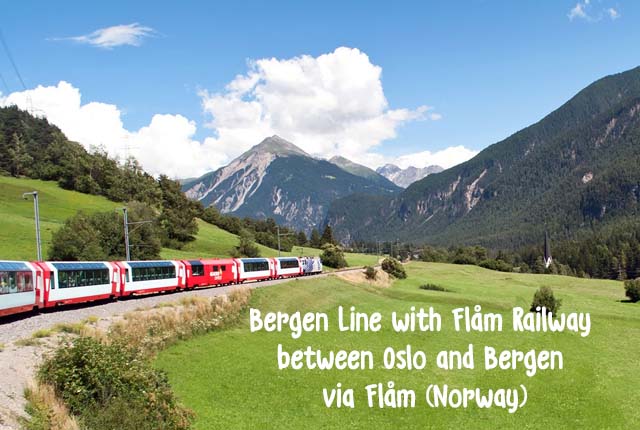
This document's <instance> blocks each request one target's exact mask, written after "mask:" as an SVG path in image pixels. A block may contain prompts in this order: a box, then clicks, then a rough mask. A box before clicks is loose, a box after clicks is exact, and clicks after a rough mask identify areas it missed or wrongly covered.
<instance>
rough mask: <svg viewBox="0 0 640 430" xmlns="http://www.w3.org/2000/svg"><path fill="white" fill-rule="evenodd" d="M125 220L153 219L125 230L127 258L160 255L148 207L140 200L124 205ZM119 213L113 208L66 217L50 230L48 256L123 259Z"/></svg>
mask: <svg viewBox="0 0 640 430" xmlns="http://www.w3.org/2000/svg"><path fill="white" fill-rule="evenodd" d="M128 209H129V221H130V222H136V221H154V222H151V223H148V224H146V223H145V224H138V225H136V227H135V228H131V229H130V230H129V244H130V249H131V258H132V259H135V260H152V259H157V258H160V251H161V249H162V246H161V243H160V231H159V227H158V225H157V222H155V218H156V215H155V213H154V211H153V209H152V208H150V207H149V206H147V205H144V204H143V203H139V202H131V203H129V205H128ZM125 255H126V253H125V245H124V229H123V215H122V214H121V213H116V212H97V213H94V214H86V213H84V212H78V213H77V214H76V215H74V216H72V217H71V218H68V219H67V220H66V221H65V223H64V225H63V226H62V227H61V228H60V229H59V230H58V231H56V232H55V233H54V234H53V237H52V241H51V248H50V250H49V259H51V260H58V261H60V260H63V261H64V260H66V261H77V260H86V261H92V260H93V261H96V260H97V261H101V260H123V259H124V258H125Z"/></svg>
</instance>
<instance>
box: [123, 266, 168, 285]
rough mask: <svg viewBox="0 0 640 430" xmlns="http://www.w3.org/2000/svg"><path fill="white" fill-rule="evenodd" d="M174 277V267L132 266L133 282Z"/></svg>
mask: <svg viewBox="0 0 640 430" xmlns="http://www.w3.org/2000/svg"><path fill="white" fill-rule="evenodd" d="M175 277H176V268H175V267H173V266H171V267H134V268H133V282H140V281H154V280H158V279H171V278H175Z"/></svg>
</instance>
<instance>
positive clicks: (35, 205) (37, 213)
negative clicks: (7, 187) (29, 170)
mask: <svg viewBox="0 0 640 430" xmlns="http://www.w3.org/2000/svg"><path fill="white" fill-rule="evenodd" d="M27 196H33V210H34V212H35V215H34V216H35V219H36V247H37V248H38V261H42V242H41V241H40V205H39V204H38V192H37V191H32V192H30V193H23V194H22V198H23V199H25V200H28V197H27Z"/></svg>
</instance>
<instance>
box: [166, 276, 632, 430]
mask: <svg viewBox="0 0 640 430" xmlns="http://www.w3.org/2000/svg"><path fill="white" fill-rule="evenodd" d="M408 273H409V278H408V279H407V280H402V281H397V282H396V283H395V284H394V285H393V286H392V287H391V288H387V289H383V288H373V287H367V286H358V285H354V284H350V283H347V282H344V281H341V280H339V279H336V278H321V279H310V280H296V281H292V282H289V283H286V284H281V285H277V286H273V287H269V288H264V289H258V290H256V291H255V293H254V294H255V295H254V297H253V299H252V305H253V306H254V307H257V308H259V309H261V310H262V311H263V312H264V311H278V310H279V311H287V312H294V311H298V310H299V311H319V312H327V313H328V314H329V317H330V331H329V332H328V333H304V334H303V335H302V337H301V338H300V339H298V340H294V339H292V338H291V336H290V334H289V333H288V332H283V333H265V332H259V333H250V332H249V329H248V314H247V316H246V317H245V318H244V323H243V324H242V325H241V326H239V327H236V328H233V329H229V330H226V331H221V332H217V333H211V334H208V335H205V336H202V337H198V338H195V339H193V340H190V341H186V342H183V343H180V344H177V345H175V346H174V347H171V348H169V349H168V350H166V351H164V352H162V353H161V354H160V355H159V356H158V358H157V361H156V364H157V366H158V367H159V368H161V369H164V370H166V371H167V372H168V375H169V379H170V381H171V384H172V386H173V387H174V389H175V391H176V393H177V394H178V396H179V397H180V399H181V400H182V401H183V402H184V403H185V404H186V405H187V406H188V407H190V408H192V409H193V410H194V411H195V413H196V414H197V420H196V423H195V428H197V429H210V428H278V429H280V428H363V429H364V428H416V429H417V428H580V429H581V428H593V429H605V428H632V427H633V426H634V425H635V424H637V423H638V422H640V408H638V402H637V395H638V387H640V372H639V371H640V364H639V361H638V357H640V343H638V342H637V341H636V339H637V338H638V336H639V335H640V306H639V305H636V304H630V303H624V302H621V300H622V299H624V290H623V288H622V284H621V283H619V282H614V281H601V280H583V279H576V278H569V277H560V276H551V275H525V274H512V273H501V272H493V271H489V270H485V269H482V268H478V267H474V266H455V265H446V264H435V263H434V264H429V263H412V264H411V265H409V266H408ZM426 282H432V283H436V284H439V285H441V286H443V287H445V288H447V289H448V290H450V292H437V291H424V290H421V289H419V288H418V287H419V285H421V284H423V283H426ZM542 285H548V286H551V287H552V288H553V289H554V291H555V292H556V296H557V297H559V298H561V299H562V300H563V307H562V311H563V312H573V311H579V312H590V313H591V319H592V327H591V334H590V335H589V336H588V337H586V338H582V337H580V336H579V335H578V334H574V333H526V334H522V333H514V332H512V331H511V308H512V307H514V306H522V307H525V308H527V309H528V307H529V305H530V303H531V298H532V296H533V293H534V291H535V290H536V289H537V288H538V287H540V286H542ZM475 304H480V305H481V306H482V308H483V311H484V312H497V313H501V314H503V315H504V322H505V327H504V328H505V330H504V331H503V332H501V333H487V332H485V333H465V332H456V331H454V330H453V328H452V317H451V310H452V309H454V308H458V307H461V306H473V305H475ZM339 305H342V306H344V307H349V306H352V305H353V306H356V307H357V309H358V310H359V311H364V312H374V311H379V312H381V313H382V314H383V318H385V319H386V318H389V317H390V313H391V312H392V311H398V312H405V311H408V310H409V308H410V307H411V306H416V307H425V308H427V307H429V306H433V307H434V308H435V310H436V311H438V312H440V313H441V314H442V317H443V327H442V331H441V332H439V333H411V334H397V333H395V332H393V331H392V330H391V329H390V328H389V324H386V325H384V326H383V327H384V328H383V330H382V331H381V332H379V333H360V334H357V333H355V334H354V333H340V332H338V330H337V329H336V324H335V318H336V315H337V307H338V306H339ZM278 343H282V344H283V346H284V348H285V350H288V351H292V350H293V349H298V348H300V349H302V348H306V346H307V345H311V346H312V347H313V348H317V349H321V350H323V351H324V352H327V351H329V350H331V349H334V350H336V349H346V350H351V349H365V350H367V349H368V350H371V351H373V353H374V357H375V358H376V362H375V364H376V368H375V369H373V370H362V371H346V370H345V371H338V370H330V371H318V370H290V369H287V370H278V368H277V361H276V351H277V345H278ZM469 343H473V344H474V345H475V347H476V354H475V356H476V360H477V361H476V368H475V369H474V370H450V371H447V370H441V369H437V368H436V367H435V365H434V363H433V361H432V362H430V363H429V364H428V366H427V368H426V369H425V370H421V371H417V370H413V371H407V370H385V369H383V368H382V365H381V363H380V362H381V360H380V357H381V353H382V351H383V350H384V348H385V347H386V346H392V347H396V348H397V349H401V348H403V347H404V346H405V345H407V344H410V345H412V347H413V349H414V350H417V349H420V350H423V351H425V352H426V353H427V354H428V357H429V360H433V357H434V355H435V353H436V352H437V351H440V350H445V349H458V350H466V348H467V346H468V344H469ZM485 345H487V346H494V347H495V348H496V349H498V350H502V349H514V348H515V349H519V350H523V351H528V350H529V349H532V348H533V349H538V350H539V349H553V350H560V351H562V353H563V354H564V369H563V370H555V371H542V370H541V371H539V373H538V374H537V375H535V376H534V377H531V378H530V377H527V376H526V375H525V370H524V368H519V369H516V370H490V371H486V370H484V368H483V367H484V366H483V354H482V348H483V347H484V346H485ZM390 380H392V381H394V382H395V384H396V388H411V389H414V390H416V395H417V401H416V407H415V408H414V409H378V408H377V407H376V408H372V409H369V408H368V406H367V403H366V396H365V391H364V386H365V385H367V384H372V383H378V382H380V383H386V382H387V381H390ZM338 382H340V383H342V384H343V387H345V388H346V387H353V388H355V389H356V391H355V398H356V408H355V409H327V408H326V407H325V406H324V402H323V398H322V388H323V387H327V388H332V387H334V386H335V384H336V383H338ZM430 383H437V384H445V383H446V384H449V385H450V386H452V387H456V388H462V387H469V388H475V387H479V388H483V389H488V388H510V387H515V386H518V385H519V384H524V385H525V386H526V387H527V389H528V395H529V400H528V403H527V404H526V405H525V406H524V408H522V409H520V410H518V411H517V412H516V413H515V414H509V413H508V412H506V411H505V410H502V409H499V408H492V409H478V408H477V407H475V406H471V407H470V408H468V409H430V408H428V407H427V406H426V404H425V402H424V387H426V386H427V385H428V384H430Z"/></svg>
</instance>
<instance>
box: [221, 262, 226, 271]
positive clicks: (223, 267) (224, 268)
mask: <svg viewBox="0 0 640 430" xmlns="http://www.w3.org/2000/svg"><path fill="white" fill-rule="evenodd" d="M225 270H227V266H225V265H224V264H223V265H222V266H220V271H221V272H224V271H225Z"/></svg>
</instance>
